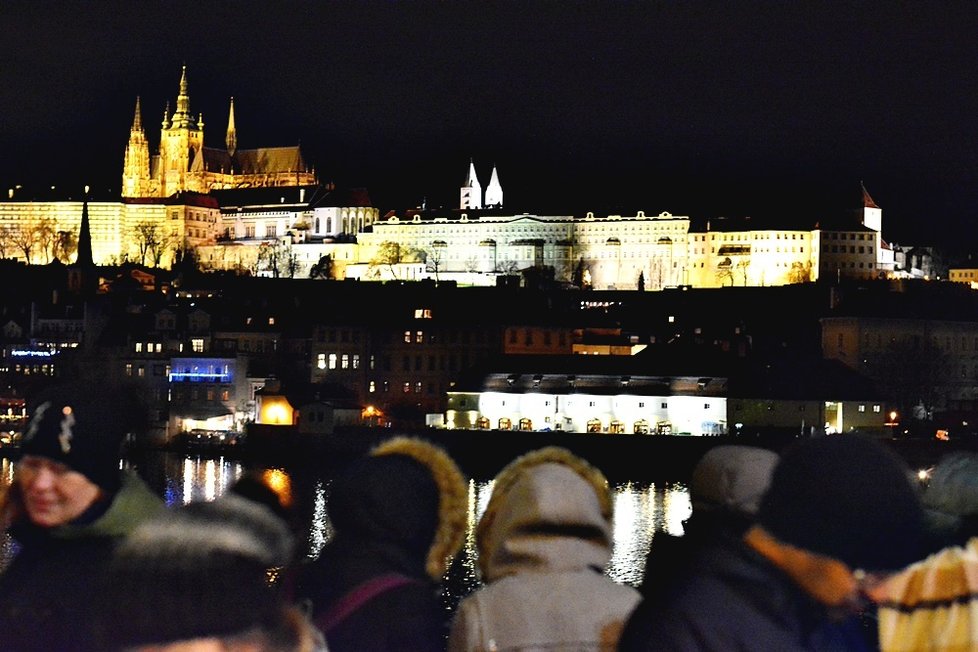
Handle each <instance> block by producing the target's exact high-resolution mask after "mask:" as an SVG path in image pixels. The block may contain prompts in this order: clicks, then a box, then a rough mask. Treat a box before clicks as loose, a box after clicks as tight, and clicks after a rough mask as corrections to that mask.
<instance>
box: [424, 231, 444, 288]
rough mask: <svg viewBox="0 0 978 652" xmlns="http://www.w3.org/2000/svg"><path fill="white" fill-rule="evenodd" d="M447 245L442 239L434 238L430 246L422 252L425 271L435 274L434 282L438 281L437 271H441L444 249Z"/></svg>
mask: <svg viewBox="0 0 978 652" xmlns="http://www.w3.org/2000/svg"><path fill="white" fill-rule="evenodd" d="M447 246H448V243H446V242H445V241H444V240H435V241H434V242H432V243H431V248H430V249H427V250H425V251H424V252H422V257H423V259H424V263H425V271H427V272H430V273H432V274H434V275H435V282H436V283H437V282H438V272H440V271H441V268H442V264H443V263H444V262H445V249H446V247H447Z"/></svg>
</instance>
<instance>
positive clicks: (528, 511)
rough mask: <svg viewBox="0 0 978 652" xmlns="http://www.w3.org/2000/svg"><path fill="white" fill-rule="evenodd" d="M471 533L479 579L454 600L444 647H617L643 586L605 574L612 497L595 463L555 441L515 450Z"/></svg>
mask: <svg viewBox="0 0 978 652" xmlns="http://www.w3.org/2000/svg"><path fill="white" fill-rule="evenodd" d="M475 536H476V546H477V549H478V564H479V570H480V572H481V576H482V580H483V582H484V583H485V584H484V585H483V586H482V587H481V588H479V589H477V590H476V591H475V592H473V593H472V594H470V595H469V596H467V597H466V598H464V599H463V600H462V602H461V604H460V605H459V609H458V611H457V612H456V615H455V619H454V621H453V624H452V629H451V634H450V636H449V644H448V649H449V650H450V652H462V651H479V650H526V649H538V648H539V649H573V650H614V649H615V646H616V645H617V641H618V637H619V635H620V632H621V628H622V625H623V624H624V622H625V619H626V618H627V617H628V614H629V613H630V612H631V611H632V609H633V608H634V607H635V605H636V604H638V602H639V599H640V595H639V593H638V591H636V590H635V589H634V588H632V587H629V586H623V585H620V584H617V583H615V582H614V581H613V580H612V579H611V578H609V577H608V576H607V575H605V574H604V571H605V569H606V568H607V566H608V563H609V562H610V560H611V552H612V542H613V535H612V500H611V492H610V489H609V487H608V482H607V480H606V479H605V477H604V475H603V474H602V473H601V472H600V471H599V470H598V469H596V468H594V467H593V466H591V465H590V464H588V463H587V462H586V461H584V460H583V459H581V458H579V457H576V456H575V455H573V454H572V453H570V452H569V451H567V450H565V449H563V448H557V447H548V448H544V449H540V450H537V451H534V452H531V453H528V454H526V455H524V456H522V457H519V458H517V459H516V460H514V461H513V462H511V463H510V464H509V465H508V466H507V467H506V468H504V469H503V470H502V471H501V472H500V473H499V475H497V476H496V479H495V482H494V485H493V489H492V495H491V497H490V499H489V503H488V505H487V506H486V510H485V512H484V514H483V515H482V518H481V519H480V520H479V524H478V526H477V529H476V535H475Z"/></svg>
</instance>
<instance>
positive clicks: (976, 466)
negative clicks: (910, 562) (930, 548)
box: [921, 451, 978, 548]
mask: <svg viewBox="0 0 978 652" xmlns="http://www.w3.org/2000/svg"><path fill="white" fill-rule="evenodd" d="M921 500H922V501H923V503H924V508H925V509H926V512H927V523H928V528H929V530H930V533H931V535H932V537H933V539H934V543H935V547H936V548H943V547H945V546H949V545H964V543H965V542H966V541H967V540H968V539H970V538H971V537H973V536H975V535H978V453H972V452H964V451H958V452H955V453H950V454H949V455H946V456H945V457H943V458H941V461H940V462H938V464H937V466H935V467H934V469H933V470H932V471H931V474H930V479H929V481H928V483H927V487H926V489H924V493H923V495H922V497H921Z"/></svg>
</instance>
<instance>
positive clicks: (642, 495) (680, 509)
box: [0, 455, 691, 604]
mask: <svg viewBox="0 0 978 652" xmlns="http://www.w3.org/2000/svg"><path fill="white" fill-rule="evenodd" d="M124 465H125V466H127V467H131V464H129V463H125V464H124ZM244 470H245V469H244V467H243V466H242V464H241V463H240V462H237V461H234V460H229V459H227V458H217V459H203V458H199V457H194V456H176V455H165V456H160V457H159V459H154V460H151V461H150V462H149V463H148V464H146V465H145V466H143V467H142V468H140V469H139V471H140V473H141V474H142V475H143V476H144V477H145V478H146V479H147V481H148V482H149V484H150V485H151V486H153V487H154V489H156V490H157V491H159V493H160V495H161V496H162V498H163V499H164V501H165V502H166V503H167V505H168V506H170V507H176V506H179V505H184V504H187V503H189V502H191V501H197V500H213V499H215V498H218V497H220V496H221V495H223V494H224V493H225V492H226V491H227V490H228V489H230V487H231V486H232V485H233V484H234V483H235V481H237V480H238V478H240V477H241V475H242V474H243V473H244ZM273 474H274V475H276V476H277V477H278V480H279V481H281V482H286V483H289V484H290V486H291V487H292V491H293V493H294V499H295V506H296V509H297V510H298V514H299V516H300V518H299V523H300V524H301V527H302V528H303V531H302V532H298V533H297V534H298V535H299V537H300V539H301V540H302V541H303V542H304V553H305V556H306V557H307V558H310V559H314V558H316V557H318V556H319V553H320V551H321V550H322V548H323V546H324V545H326V544H327V543H328V542H329V541H330V539H331V538H332V536H333V527H332V524H331V523H330V521H329V514H328V511H327V508H328V500H329V486H330V480H331V479H330V478H329V477H326V476H320V477H313V478H298V477H295V476H296V474H290V473H289V472H288V471H285V470H283V469H275V470H274V473H273ZM12 478H13V465H12V464H11V463H10V462H9V461H8V460H7V459H6V458H3V459H0V487H5V486H6V485H7V484H9V483H10V482H11V481H12ZM613 489H614V507H615V522H614V550H613V553H612V557H611V563H610V564H609V568H608V575H609V576H610V577H612V578H613V579H615V580H616V581H619V582H622V583H626V584H632V585H638V583H639V582H640V581H641V579H642V573H643V571H644V568H645V556H646V554H647V553H648V550H649V546H650V545H651V543H652V538H653V537H654V536H655V534H656V533H657V532H668V533H670V534H682V522H683V520H685V519H686V518H688V517H689V514H690V509H691V507H690V500H689V491H688V489H687V488H686V486H685V485H683V484H680V483H648V482H625V483H619V484H616V485H614V487H613ZM491 492H492V481H491V480H471V481H470V482H469V497H468V511H469V513H468V532H467V534H466V539H465V546H464V548H463V551H462V554H461V555H460V559H458V560H457V561H456V563H455V564H454V565H453V566H452V568H451V569H449V573H448V577H447V578H446V593H447V594H448V595H447V596H446V598H447V600H448V602H449V603H450V604H454V603H455V602H457V600H458V599H460V598H461V597H463V596H464V595H465V594H466V593H468V592H469V591H470V590H472V589H473V588H475V587H476V586H477V585H478V583H479V578H478V572H477V570H476V563H475V559H476V549H475V525H476V523H477V522H478V519H479V517H481V516H482V513H483V512H484V511H485V508H486V504H487V503H488V502H489V496H490V494H491ZM10 555H11V546H10V541H9V538H8V537H6V536H4V538H3V542H2V548H0V568H3V567H4V566H5V565H6V563H7V561H8V560H9V558H10Z"/></svg>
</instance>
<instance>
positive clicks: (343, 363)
mask: <svg viewBox="0 0 978 652" xmlns="http://www.w3.org/2000/svg"><path fill="white" fill-rule="evenodd" d="M349 368H350V356H349V355H348V354H346V353H344V354H343V355H342V356H341V357H340V369H349Z"/></svg>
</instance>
